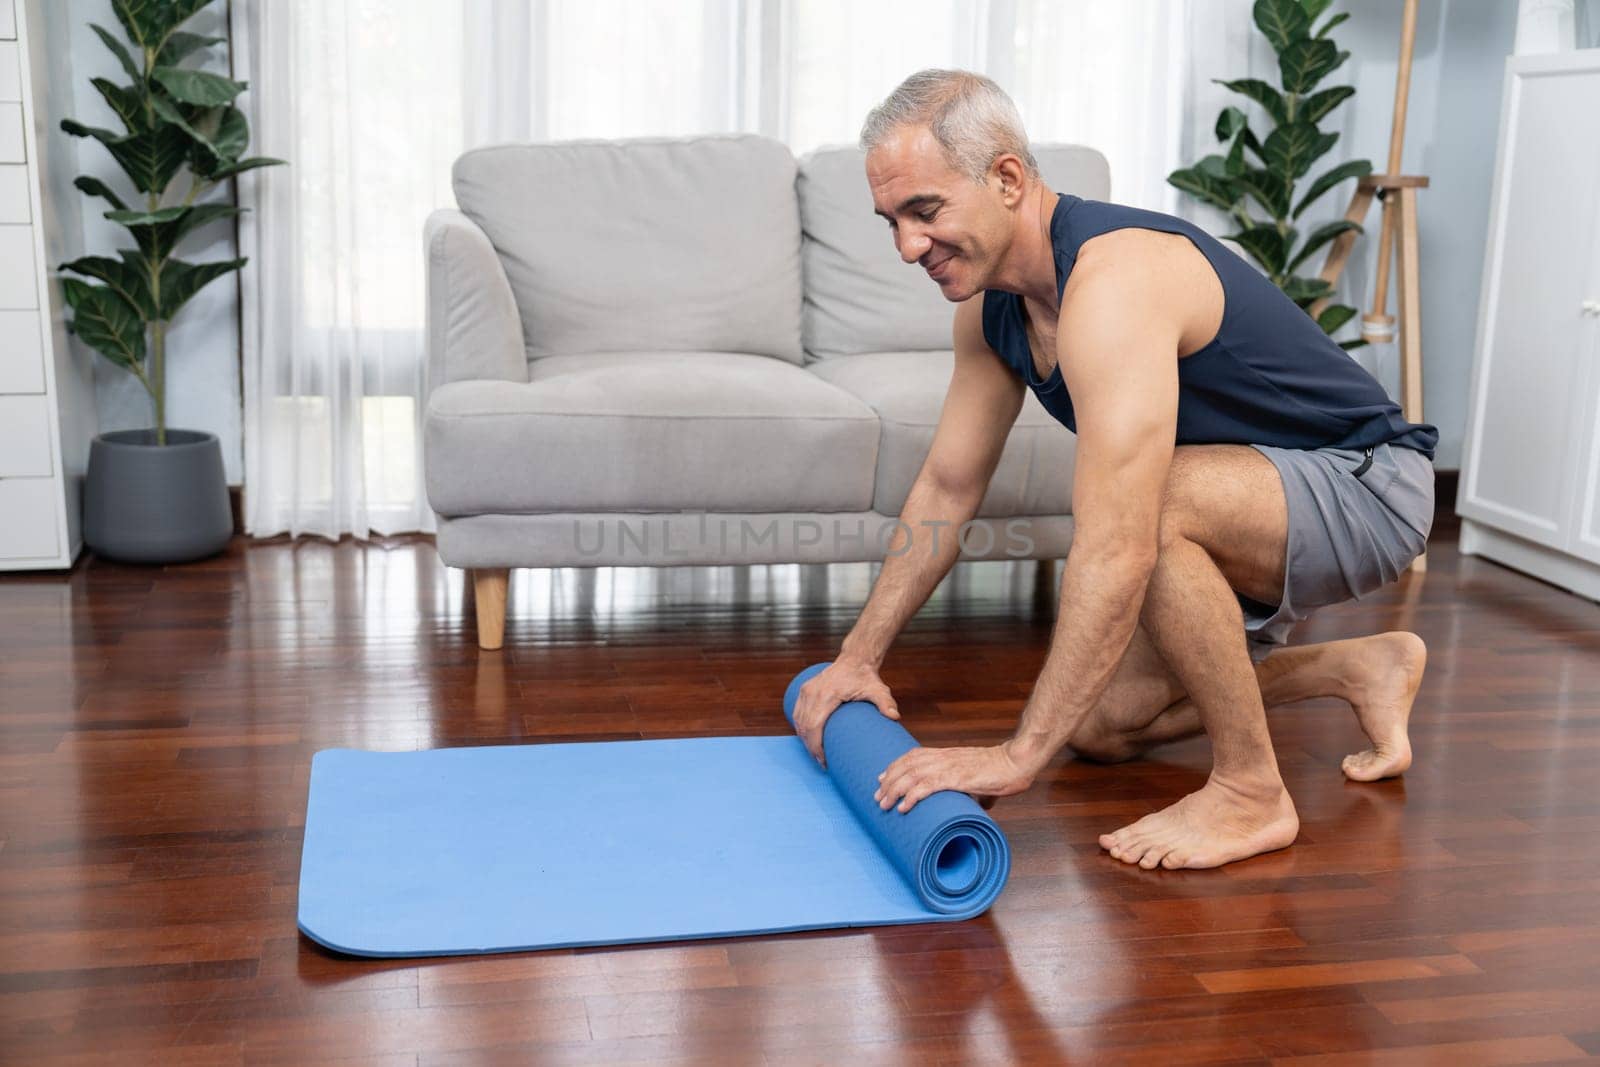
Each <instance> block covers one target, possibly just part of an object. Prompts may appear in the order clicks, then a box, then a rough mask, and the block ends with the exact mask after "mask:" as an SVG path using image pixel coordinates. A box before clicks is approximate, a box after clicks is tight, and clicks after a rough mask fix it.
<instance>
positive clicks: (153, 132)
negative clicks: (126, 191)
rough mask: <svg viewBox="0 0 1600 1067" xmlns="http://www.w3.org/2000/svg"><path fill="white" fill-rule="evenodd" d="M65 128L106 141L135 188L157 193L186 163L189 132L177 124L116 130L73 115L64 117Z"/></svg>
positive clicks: (63, 127) (63, 125) (77, 133)
mask: <svg viewBox="0 0 1600 1067" xmlns="http://www.w3.org/2000/svg"><path fill="white" fill-rule="evenodd" d="M61 128H62V129H63V130H65V131H66V132H67V133H70V134H72V135H73V136H75V137H93V138H94V139H95V140H97V141H99V142H100V143H101V144H103V145H105V146H106V151H108V152H110V153H111V156H112V158H113V159H115V160H116V161H117V163H118V164H120V165H121V167H122V169H123V170H124V171H126V172H127V174H128V177H129V178H131V179H133V185H134V188H136V189H138V190H139V191H140V192H141V193H155V194H156V195H157V196H159V195H161V193H162V192H164V191H165V190H166V188H167V183H168V182H169V181H171V180H172V176H173V175H174V174H176V173H177V172H178V168H179V167H181V166H182V165H183V156H184V150H185V149H186V148H188V145H189V139H188V137H187V135H186V134H184V132H183V131H182V130H180V129H178V128H177V127H175V126H165V125H163V126H157V127H155V128H153V129H150V130H144V131H141V132H139V133H129V134H115V133H112V132H111V131H110V130H105V129H101V128H99V127H96V126H85V125H84V124H83V123H81V122H77V121H75V120H73V119H62V120H61Z"/></svg>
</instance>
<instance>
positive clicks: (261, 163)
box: [207, 156, 288, 181]
mask: <svg viewBox="0 0 1600 1067" xmlns="http://www.w3.org/2000/svg"><path fill="white" fill-rule="evenodd" d="M287 163H288V160H283V159H273V158H271V157H270V156H252V157H251V158H249V159H240V160H236V161H235V162H232V163H229V164H227V165H226V166H223V167H218V168H217V169H216V170H214V171H212V172H211V173H210V174H209V175H207V177H209V178H210V179H211V180H212V181H221V180H222V179H224V178H231V177H233V176H234V175H235V174H242V173H244V172H245V171H247V170H255V169H256V168H257V167H276V166H279V165H283V164H287Z"/></svg>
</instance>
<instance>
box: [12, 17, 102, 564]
mask: <svg viewBox="0 0 1600 1067" xmlns="http://www.w3.org/2000/svg"><path fill="white" fill-rule="evenodd" d="M48 2H53V0H0V570H46V569H59V568H66V567H71V566H72V561H73V560H74V559H75V558H76V557H77V554H78V550H79V549H80V548H81V547H82V543H83V541H82V535H81V533H80V530H79V526H80V523H79V519H80V515H81V512H82V508H81V504H80V498H81V494H82V485H83V471H84V466H85V464H86V463H87V460H88V454H89V442H90V440H91V439H92V438H93V437H94V434H95V432H96V416H95V406H94V381H93V373H92V367H91V366H90V364H89V362H88V360H87V358H85V355H86V354H85V355H74V352H73V349H72V347H71V345H69V343H68V339H67V333H66V328H65V325H64V322H63V309H64V307H65V304H64V302H63V300H62V299H61V287H60V283H59V282H57V281H54V280H53V279H52V278H51V274H52V268H53V267H54V266H56V265H57V264H59V263H60V262H61V261H62V260H63V259H65V258H68V255H64V254H63V250H64V249H65V247H66V242H64V241H63V240H61V232H60V230H61V224H60V219H61V217H62V216H63V215H65V216H68V217H70V218H73V219H75V218H76V212H77V210H78V198H81V197H82V195H83V194H82V193H80V192H78V191H77V190H76V189H74V188H73V186H72V179H73V177H74V176H75V175H74V174H73V173H72V171H73V166H72V164H73V162H74V159H73V157H74V155H75V153H73V152H71V151H69V150H68V149H67V148H66V146H64V145H63V144H62V142H63V141H64V140H65V135H64V134H62V133H61V132H60V131H59V130H57V129H52V128H51V126H52V122H51V119H50V114H51V112H52V110H53V109H52V108H51V107H50V106H49V105H50V102H51V101H52V100H55V99H65V97H61V96H59V95H53V94H60V93H62V92H63V87H64V79H63V78H62V77H61V72H60V71H59V70H57V71H52V69H51V67H50V63H49V58H48V56H47V55H46V52H45V40H44V32H43V28H44V26H45V25H46V18H45V12H44V10H43V4H44V3H48ZM56 110H59V109H56ZM46 205H50V208H48V209H47V207H46Z"/></svg>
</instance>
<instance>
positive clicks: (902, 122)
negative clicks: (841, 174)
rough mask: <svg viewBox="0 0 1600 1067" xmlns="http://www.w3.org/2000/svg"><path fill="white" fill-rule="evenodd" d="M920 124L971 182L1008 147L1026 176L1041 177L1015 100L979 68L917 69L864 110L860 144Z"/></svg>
mask: <svg viewBox="0 0 1600 1067" xmlns="http://www.w3.org/2000/svg"><path fill="white" fill-rule="evenodd" d="M923 125H925V126H927V127H928V130H929V132H930V133H932V134H933V139H934V140H936V141H938V142H939V146H940V147H941V148H943V149H944V156H945V159H946V160H947V161H948V162H949V164H950V166H951V167H952V168H954V169H955V170H958V171H960V172H961V173H962V174H965V175H966V176H967V177H969V178H971V179H972V180H973V181H975V182H979V183H981V182H982V181H983V180H984V178H985V176H987V175H988V173H989V164H991V163H993V162H994V161H995V160H996V159H997V158H999V157H1000V156H1002V155H1004V154H1006V153H1007V152H1009V153H1011V154H1013V155H1015V156H1017V157H1018V158H1020V159H1021V160H1022V162H1023V165H1024V166H1025V167H1026V169H1027V172H1028V176H1029V177H1032V178H1037V177H1039V164H1038V161H1037V160H1035V159H1034V158H1033V152H1031V151H1030V150H1029V148H1028V135H1027V133H1026V132H1025V131H1024V130H1023V128H1022V116H1021V115H1020V114H1019V113H1018V112H1017V105H1016V104H1014V103H1012V102H1011V97H1009V96H1007V95H1006V92H1005V90H1004V89H1002V88H1000V86H998V85H996V84H995V83H994V82H993V81H992V80H991V79H989V78H986V77H984V76H983V75H982V74H974V73H972V72H971V71H967V70H939V69H937V68H934V69H929V70H919V71H917V72H916V73H915V74H913V75H911V77H909V78H907V79H906V80H905V81H903V82H901V83H900V84H899V86H898V87H896V89H895V91H894V92H892V93H890V94H889V95H888V97H887V98H886V99H885V100H884V101H883V103H881V104H879V105H878V106H877V107H875V108H873V109H872V111H871V112H870V113H869V114H868V115H867V121H866V122H865V123H863V124H862V127H861V147H862V148H864V149H866V150H867V151H871V150H872V149H874V148H876V147H878V146H879V145H880V144H882V143H883V142H884V141H886V140H888V138H889V135H890V134H891V133H893V132H894V131H895V130H897V129H899V128H900V127H902V126H923Z"/></svg>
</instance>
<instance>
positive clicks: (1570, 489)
mask: <svg viewBox="0 0 1600 1067" xmlns="http://www.w3.org/2000/svg"><path fill="white" fill-rule="evenodd" d="M1597 112H1600V49H1585V50H1582V51H1577V52H1566V53H1556V54H1547V55H1529V56H1513V57H1511V58H1510V59H1508V60H1507V62H1506V74H1505V85H1504V91H1503V96H1502V101H1501V113H1500V139H1499V149H1498V157H1497V161H1496V167H1495V182H1494V194H1493V197H1492V198H1491V201H1490V214H1489V237H1488V249H1487V254H1486V255H1485V257H1484V274H1483V289H1482V299H1481V301H1480V304H1479V314H1478V336H1477V351H1476V353H1475V358H1474V362H1473V372H1472V387H1471V401H1470V404H1469V407H1468V415H1467V431H1466V446H1465V449H1464V451H1463V455H1462V464H1461V484H1460V489H1459V491H1458V494H1457V500H1456V510H1457V511H1458V512H1459V513H1460V515H1461V519H1462V523H1461V550H1462V552H1464V553H1466V554H1469V555H1482V556H1485V557H1487V558H1490V559H1494V560H1498V561H1499V562H1502V563H1506V564H1508V565H1510V566H1513V567H1516V568H1517V569H1519V570H1524V571H1527V572H1529V573H1531V574H1534V575H1536V576H1538V577H1540V578H1543V579H1545V580H1546V581H1551V582H1554V583H1556V584H1557V585H1561V586H1564V587H1566V588H1568V589H1572V590H1574V591H1575V592H1579V593H1582V594H1584V595H1585V596H1589V597H1595V598H1600V138H1597V137H1593V136H1588V135H1587V134H1586V133H1585V132H1580V131H1582V130H1583V126H1584V120H1583V119H1582V118H1581V116H1590V117H1592V116H1594V115H1595V114H1596V113H1597ZM1574 123H1576V125H1574Z"/></svg>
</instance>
